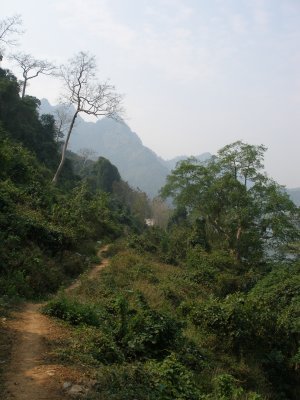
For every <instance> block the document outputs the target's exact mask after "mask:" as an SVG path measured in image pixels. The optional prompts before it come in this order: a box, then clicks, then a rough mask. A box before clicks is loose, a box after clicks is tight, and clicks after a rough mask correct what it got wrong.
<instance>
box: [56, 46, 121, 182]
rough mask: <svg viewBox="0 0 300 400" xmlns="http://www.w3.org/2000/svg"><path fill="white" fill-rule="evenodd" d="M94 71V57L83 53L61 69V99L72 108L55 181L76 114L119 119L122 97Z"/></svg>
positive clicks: (62, 161) (63, 158)
mask: <svg viewBox="0 0 300 400" xmlns="http://www.w3.org/2000/svg"><path fill="white" fill-rule="evenodd" d="M96 70H97V68H96V61H95V57H94V56H91V55H89V54H87V53H85V52H80V53H78V54H77V55H76V56H75V57H73V58H72V59H71V60H70V61H69V63H68V64H66V65H62V66H61V68H60V77H61V80H62V82H63V94H62V99H63V100H64V101H65V102H66V103H68V104H72V105H73V106H74V107H75V111H74V115H73V118H72V120H71V122H70V126H69V129H68V133H67V136H66V141H65V144H64V147H63V151H62V157H61V162H60V164H59V166H58V169H57V171H56V173H55V176H54V178H53V182H54V183H56V182H57V179H58V176H59V174H60V171H61V169H62V167H63V164H64V160H65V154H66V150H67V146H68V143H69V139H70V136H71V133H72V130H73V127H74V123H75V120H76V118H77V116H78V114H79V113H84V114H87V115H93V116H95V117H100V116H106V117H108V118H114V119H116V120H119V121H120V120H121V117H120V114H121V113H122V112H123V110H122V107H121V101H122V96H121V95H119V94H117V93H116V91H115V87H114V86H113V85H111V84H110V83H109V82H108V81H105V82H104V83H99V82H98V81H97V79H96Z"/></svg>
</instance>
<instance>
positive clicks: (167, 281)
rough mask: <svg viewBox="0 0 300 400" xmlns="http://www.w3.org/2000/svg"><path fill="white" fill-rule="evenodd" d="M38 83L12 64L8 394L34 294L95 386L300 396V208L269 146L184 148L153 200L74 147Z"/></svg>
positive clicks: (256, 397)
mask: <svg viewBox="0 0 300 400" xmlns="http://www.w3.org/2000/svg"><path fill="white" fill-rule="evenodd" d="M80 54H83V53H80ZM69 73H72V71H71V72H70V71H69ZM22 89H24V85H23V86H22V84H21V82H19V81H18V79H17V78H16V76H15V75H14V73H13V72H12V71H10V70H7V69H2V68H0V359H1V361H2V362H1V363H0V398H3V399H9V400H10V397H9V394H6V395H5V396H6V397H1V393H7V392H5V387H6V381H5V377H6V375H5V374H6V368H7V366H8V365H9V362H10V357H11V349H12V346H13V340H14V336H12V335H11V333H10V332H9V329H8V328H7V324H6V322H7V320H10V319H11V318H12V313H13V312H14V310H16V309H22V307H23V306H24V304H26V303H27V302H28V301H31V302H42V304H43V307H42V310H41V312H42V313H43V314H44V315H45V316H46V317H47V318H48V319H51V321H53V323H54V324H56V325H57V326H60V327H61V329H64V331H65V332H67V334H65V335H64V336H62V337H60V338H59V339H56V340H54V341H53V342H51V343H49V346H50V349H51V351H50V352H49V354H48V358H50V360H51V362H52V363H53V364H55V365H56V364H59V365H63V366H64V367H65V368H72V369H73V370H76V371H77V373H78V374H79V375H80V374H81V375H82V376H84V377H85V379H86V378H88V379H89V380H90V381H92V382H93V384H92V385H90V386H89V387H88V388H87V389H86V390H85V391H84V393H83V394H82V393H81V394H79V398H85V399H88V400H102V399H103V400H104V399H114V400H134V399H138V400H210V399H211V400H271V399H272V400H298V399H299V398H300V377H299V368H300V347H299V339H300V274H299V272H300V260H299V251H300V245H299V243H300V242H299V233H300V231H299V227H300V225H299V223H300V219H299V217H300V215H299V208H297V206H296V205H295V204H294V203H293V202H292V201H291V199H290V198H289V196H288V194H287V193H286V192H285V191H284V188H283V187H281V186H280V185H278V184H277V183H276V182H275V181H274V180H272V179H271V178H269V177H268V176H267V174H266V173H265V171H264V154H265V151H266V147H265V146H263V145H252V144H247V143H244V142H242V141H237V142H234V143H231V144H228V145H227V146H225V147H223V148H221V149H220V150H219V151H218V153H217V154H216V155H215V156H213V157H210V158H209V159H207V160H205V161H199V160H198V159H195V158H189V159H187V160H182V161H180V162H178V163H177V165H176V167H175V168H174V169H173V170H172V171H171V173H170V174H169V175H168V177H167V180H166V183H165V185H164V186H163V187H162V188H161V190H160V197H157V198H154V199H149V198H148V197H147V195H146V194H145V193H144V192H142V191H140V190H138V189H134V188H132V187H130V185H129V184H128V183H127V182H125V181H124V180H122V177H121V176H120V173H119V171H118V169H117V168H116V166H114V165H113V164H112V163H111V162H110V160H108V159H106V158H104V157H99V158H98V159H97V160H90V159H88V158H86V157H84V155H82V154H81V155H80V154H76V153H73V152H71V151H69V149H68V148H66V146H65V145H66V140H67V133H68V129H67V130H66V131H64V132H62V131H61V130H60V126H59V125H58V122H57V119H55V118H54V116H53V115H50V114H42V115H40V114H39V105H40V101H39V99H37V98H35V97H32V96H29V95H27V94H26V92H24V90H22ZM46 95H47V94H46V93H45V96H46ZM112 114H113V113H112ZM106 116H108V117H115V116H114V115H110V113H109V112H107V114H106ZM70 124H72V121H71V122H70ZM63 151H65V160H64V162H63V165H62V167H61V171H60V173H59V175H57V176H56V179H54V178H53V177H54V176H55V173H56V172H57V167H58V165H59V164H60V162H61V159H62V152H63ZM146 219H154V222H155V224H154V226H147V225H146V224H145V220H146ZM105 244H106V245H108V247H107V249H106V253H105V255H103V254H100V255H99V249H101V248H103V245H105ZM103 257H105V258H106V259H108V264H107V265H106V266H105V268H102V269H101V271H99V273H98V274H97V276H95V277H94V278H93V279H87V278H86V275H85V271H88V270H89V269H90V268H93V266H94V265H97V264H99V263H100V262H101V259H102V258H103ZM78 277H79V280H80V282H81V284H80V285H78V286H76V287H74V289H73V290H64V288H66V287H68V286H69V285H70V284H71V282H72V281H73V280H74V279H75V278H78ZM80 396H81V397H80ZM64 398H68V397H67V394H66V393H64V394H63V393H62V394H61V399H64Z"/></svg>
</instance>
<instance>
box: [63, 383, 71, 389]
mask: <svg viewBox="0 0 300 400" xmlns="http://www.w3.org/2000/svg"><path fill="white" fill-rule="evenodd" d="M71 386H72V383H71V382H64V384H63V389H64V390H67V389H69V388H70V387H71Z"/></svg>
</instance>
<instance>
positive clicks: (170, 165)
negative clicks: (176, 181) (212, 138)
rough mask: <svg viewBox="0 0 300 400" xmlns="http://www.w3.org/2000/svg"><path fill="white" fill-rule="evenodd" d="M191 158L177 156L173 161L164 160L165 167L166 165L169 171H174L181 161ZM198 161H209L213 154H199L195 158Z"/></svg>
mask: <svg viewBox="0 0 300 400" xmlns="http://www.w3.org/2000/svg"><path fill="white" fill-rule="evenodd" d="M189 157H190V156H177V157H175V158H172V159H171V160H166V161H165V160H162V161H163V162H164V165H166V166H167V167H168V169H169V171H172V170H173V169H174V168H175V167H176V164H177V163H178V162H180V161H183V160H186V159H187V158H189ZM194 157H195V158H196V159H197V160H198V161H202V162H203V161H207V160H209V159H210V158H211V154H210V153H203V154H199V155H198V156H194Z"/></svg>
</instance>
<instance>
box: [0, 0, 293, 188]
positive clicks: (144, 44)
mask: <svg viewBox="0 0 300 400" xmlns="http://www.w3.org/2000/svg"><path fill="white" fill-rule="evenodd" d="M14 13H19V14H21V15H22V17H23V21H24V28H25V29H26V32H25V33H24V35H23V36H22V37H21V38H20V47H19V50H22V51H25V52H29V53H32V54H33V55H35V56H36V57H39V58H48V59H49V60H51V61H56V62H57V63H62V62H64V61H65V60H66V59H67V58H69V57H70V56H72V55H73V54H74V53H76V52H77V51H79V50H85V51H90V52H91V53H93V54H95V55H96V57H97V60H98V64H99V77H100V78H101V77H102V78H103V79H105V78H107V77H110V78H111V82H112V83H113V84H115V85H116V87H117V90H118V91H119V92H121V93H125V100H124V106H125V108H126V115H127V121H128V124H129V125H130V127H131V128H132V129H133V131H135V132H138V135H139V136H140V138H141V139H142V141H143V143H144V144H145V145H146V146H148V147H149V148H151V149H152V150H154V151H155V152H156V153H157V154H158V155H160V156H162V157H163V158H164V159H170V158H173V157H175V156H178V155H181V154H187V155H191V154H194V155H196V154H201V153H205V152H210V153H216V151H217V150H218V149H219V148H221V147H222V146H224V145H225V144H228V143H230V142H233V141H235V140H238V139H241V140H244V141H246V142H249V143H251V144H261V143H263V144H264V145H266V146H267V147H268V149H269V150H268V152H267V155H266V169H267V171H268V173H269V175H270V176H272V177H273V178H274V179H275V180H277V181H278V182H279V183H281V184H284V185H287V186H288V187H299V186H300V177H299V176H300V175H299V171H300V157H299V149H300V112H299V110H300V1H298V0H284V1H282V0H251V1H249V0H226V1H225V0H211V1H206V0H151V1H149V0H52V1H37V0H27V1H26V2H21V1H20V0H10V1H9V2H8V1H6V2H3V4H1V18H5V17H6V16H11V15H12V14H14ZM3 65H4V66H9V67H12V65H10V64H8V62H7V61H6V60H4V62H3ZM12 70H13V72H15V73H16V72H17V69H16V68H15V67H12ZM28 93H29V94H32V95H35V96H37V97H39V98H42V97H46V98H48V99H49V100H50V101H51V102H52V103H54V104H55V103H56V102H57V98H58V97H59V82H56V81H53V80H50V78H45V77H44V78H41V79H36V80H35V81H32V84H31V86H30V87H29V89H28Z"/></svg>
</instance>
